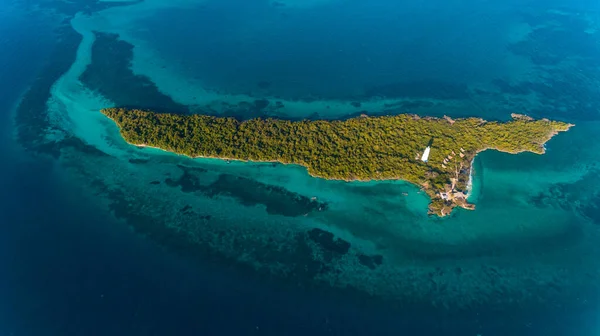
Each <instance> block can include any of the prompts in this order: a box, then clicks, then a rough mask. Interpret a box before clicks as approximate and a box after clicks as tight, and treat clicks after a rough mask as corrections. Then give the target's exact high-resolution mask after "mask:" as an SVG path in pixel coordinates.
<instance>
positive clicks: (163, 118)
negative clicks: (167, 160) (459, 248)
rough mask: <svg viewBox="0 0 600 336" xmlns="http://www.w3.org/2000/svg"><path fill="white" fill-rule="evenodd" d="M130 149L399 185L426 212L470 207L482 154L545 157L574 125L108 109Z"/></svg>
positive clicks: (406, 116)
mask: <svg viewBox="0 0 600 336" xmlns="http://www.w3.org/2000/svg"><path fill="white" fill-rule="evenodd" d="M101 112H102V113H103V114H104V115H106V116H107V117H109V118H110V119H112V120H113V121H114V122H115V123H116V124H117V126H118V127H119V128H120V132H121V135H122V136H123V138H124V139H125V140H126V141H127V142H128V143H130V144H132V145H136V146H149V147H156V148H160V149H163V150H166V151H169V152H174V153H177V154H182V155H187V156H189V157H194V158H196V157H205V158H220V159H226V160H244V161H260V162H280V163H284V164H298V165H302V166H304V167H306V168H307V169H308V173H309V174H310V175H312V176H316V177H322V178H326V179H339V180H346V181H357V180H360V181H369V180H392V179H393V180H404V181H408V182H411V183H413V184H416V185H418V186H420V187H421V188H422V190H424V191H425V192H426V193H427V194H428V195H429V196H430V197H431V203H430V205H429V213H430V214H435V215H438V216H445V215H448V214H449V213H450V212H451V211H452V209H453V208H454V207H456V206H460V207H463V208H466V209H474V205H473V204H470V203H468V201H467V197H466V194H467V193H468V185H469V179H470V171H471V164H472V162H473V158H474V157H475V155H476V154H477V153H479V152H481V151H484V150H486V149H495V150H499V151H503V152H508V153H515V154H516V153H520V152H525V151H529V152H534V153H538V154H543V153H544V152H545V148H544V144H545V143H546V142H547V141H548V140H550V138H552V137H553V136H554V135H556V134H557V133H558V132H562V131H567V130H568V129H569V128H570V127H571V126H573V125H572V124H568V123H564V122H560V121H550V120H547V119H541V120H533V119H532V118H530V117H527V116H524V115H518V114H513V115H512V117H513V120H511V121H509V122H504V123H502V122H488V121H485V120H483V119H480V118H465V119H451V118H449V117H444V118H433V117H419V116H416V115H410V114H401V115H391V116H380V117H369V116H366V115H363V116H360V117H355V118H352V119H347V120H303V121H288V120H279V119H261V118H257V119H251V120H246V121H238V120H236V119H234V118H221V117H214V116H207V115H177V114H167V113H156V112H152V111H142V110H130V109H123V108H108V109H103V110H102V111H101Z"/></svg>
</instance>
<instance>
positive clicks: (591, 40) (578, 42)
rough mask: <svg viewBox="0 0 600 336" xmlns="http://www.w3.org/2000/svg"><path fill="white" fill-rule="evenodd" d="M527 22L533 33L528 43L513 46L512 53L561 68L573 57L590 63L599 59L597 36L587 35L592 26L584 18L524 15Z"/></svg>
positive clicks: (599, 48)
mask: <svg viewBox="0 0 600 336" xmlns="http://www.w3.org/2000/svg"><path fill="white" fill-rule="evenodd" d="M523 19H524V20H525V21H526V22H527V23H529V24H530V25H531V26H532V27H534V28H533V31H531V32H530V33H529V36H528V37H527V40H523V41H519V42H517V43H513V44H511V45H510V46H509V50H510V51H511V52H513V53H515V54H517V55H522V56H526V57H528V58H530V59H531V60H532V61H533V62H534V63H535V64H538V65H557V64H558V63H560V62H562V61H564V60H566V59H567V58H570V57H571V56H572V55H577V56H578V57H580V58H587V59H589V60H594V59H597V58H598V53H599V52H600V45H598V42H597V37H595V36H594V34H590V33H587V30H588V28H589V23H588V22H586V20H585V18H584V16H583V15H579V13H569V14H560V13H556V12H548V11H544V12H540V14H539V15H536V16H533V15H524V16H523ZM547 22H553V23H555V24H552V25H549V24H547Z"/></svg>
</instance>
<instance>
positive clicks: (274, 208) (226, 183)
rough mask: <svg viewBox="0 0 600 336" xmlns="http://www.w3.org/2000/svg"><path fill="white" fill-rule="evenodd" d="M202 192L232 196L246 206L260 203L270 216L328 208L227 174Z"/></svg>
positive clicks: (308, 199)
mask: <svg viewBox="0 0 600 336" xmlns="http://www.w3.org/2000/svg"><path fill="white" fill-rule="evenodd" d="M205 193H206V194H207V195H209V196H216V195H226V196H230V197H234V198H235V199H237V200H238V201H239V202H240V203H241V204H243V205H246V206H254V205H258V204H262V205H264V206H265V207H266V211H267V213H269V214H274V215H275V214H276V215H282V216H289V217H296V216H302V215H305V214H308V213H310V212H312V211H322V210H325V209H326V208H327V204H326V203H322V202H318V201H313V200H311V199H310V198H308V197H306V196H303V195H300V194H297V193H295V192H291V191H289V190H287V189H285V188H282V187H279V186H273V185H269V184H264V183H261V182H258V181H256V180H252V179H248V178H244V177H239V176H234V175H230V174H221V175H220V176H219V178H218V179H217V181H215V182H213V183H212V184H211V185H209V186H208V187H207V189H206V190H205Z"/></svg>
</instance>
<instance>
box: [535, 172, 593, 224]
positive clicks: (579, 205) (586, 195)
mask: <svg viewBox="0 0 600 336" xmlns="http://www.w3.org/2000/svg"><path fill="white" fill-rule="evenodd" d="M599 182H600V171H598V170H592V171H590V172H588V173H587V174H586V175H584V176H583V177H582V178H581V179H580V180H579V181H577V182H574V183H555V184H553V185H551V186H550V187H549V188H548V189H547V190H546V191H544V192H540V193H539V194H537V195H535V196H533V197H531V198H530V199H529V201H530V203H531V204H533V205H534V206H536V207H538V208H546V207H557V208H561V209H564V210H568V211H575V212H577V213H579V214H581V215H582V216H585V217H586V218H588V219H590V220H591V221H592V222H594V223H595V224H598V225H600V191H598V190H596V189H595V188H594V186H597V185H598V183H599Z"/></svg>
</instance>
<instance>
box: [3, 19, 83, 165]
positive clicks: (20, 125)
mask: <svg viewBox="0 0 600 336" xmlns="http://www.w3.org/2000/svg"><path fill="white" fill-rule="evenodd" d="M55 33H56V35H57V36H58V37H60V38H59V39H58V42H57V43H56V45H55V46H54V49H53V51H52V54H51V55H50V57H49V58H48V62H47V63H46V64H45V65H44V67H43V69H42V70H41V72H40V74H39V76H37V78H36V80H35V81H34V82H33V83H32V85H31V86H30V87H29V90H27V92H25V94H24V96H23V98H22V99H21V102H20V103H19V105H18V106H17V110H16V116H15V121H16V129H17V139H18V141H19V143H20V144H21V145H22V146H23V147H24V148H26V149H27V150H31V151H36V152H44V153H47V154H50V155H52V156H56V155H58V153H57V151H58V148H59V147H60V146H58V145H56V144H53V145H48V144H47V143H46V141H45V139H44V135H45V134H46V133H47V132H48V131H50V130H51V126H50V123H49V121H48V115H47V107H46V102H47V101H48V99H49V98H50V89H51V88H52V85H53V84H54V82H56V81H57V80H58V79H59V78H60V77H61V76H62V75H63V74H64V73H65V72H66V71H67V70H69V68H70V67H71V64H73V62H74V61H75V57H76V54H77V48H78V47H79V43H80V42H81V39H82V38H81V35H79V34H78V33H77V32H76V31H75V30H73V28H72V27H71V26H70V25H69V24H65V25H62V26H60V27H59V28H58V29H57V30H56V32H55ZM42 146H43V147H42ZM56 146H58V147H56Z"/></svg>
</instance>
